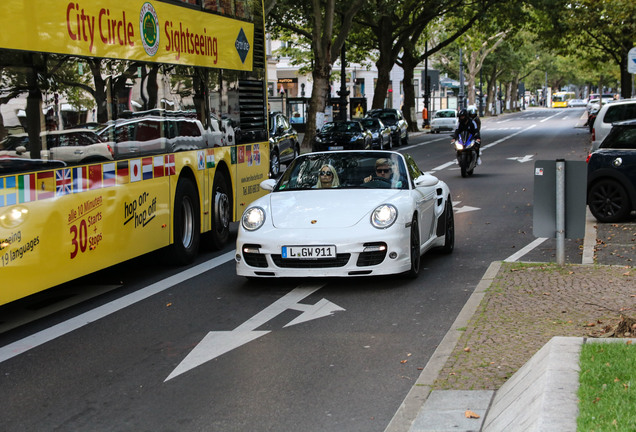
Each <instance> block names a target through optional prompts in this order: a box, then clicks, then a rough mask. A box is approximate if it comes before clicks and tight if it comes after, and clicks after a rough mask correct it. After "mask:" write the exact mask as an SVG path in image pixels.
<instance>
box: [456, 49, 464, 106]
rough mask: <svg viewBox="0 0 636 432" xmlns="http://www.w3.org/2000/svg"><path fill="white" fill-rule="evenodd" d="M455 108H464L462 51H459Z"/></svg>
mask: <svg viewBox="0 0 636 432" xmlns="http://www.w3.org/2000/svg"><path fill="white" fill-rule="evenodd" d="M457 108H458V109H462V108H464V62H463V56H462V49H461V48H460V49H459V95H457Z"/></svg>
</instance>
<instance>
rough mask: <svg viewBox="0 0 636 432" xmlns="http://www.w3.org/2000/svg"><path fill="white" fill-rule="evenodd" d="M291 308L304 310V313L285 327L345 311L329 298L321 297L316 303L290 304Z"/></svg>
mask: <svg viewBox="0 0 636 432" xmlns="http://www.w3.org/2000/svg"><path fill="white" fill-rule="evenodd" d="M289 309H294V310H297V311H302V314H300V316H299V317H297V318H296V319H295V320H293V321H292V322H290V323H289V324H287V325H286V326H285V327H289V326H293V325H296V324H300V323H304V322H306V321H311V320H313V319H316V318H322V317H326V316H329V315H333V313H334V312H341V311H344V309H343V308H341V307H340V306H337V305H335V304H333V303H331V302H330V301H329V300H327V299H321V300H320V301H319V302H318V303H316V304H315V305H304V304H296V305H294V306H290V307H289Z"/></svg>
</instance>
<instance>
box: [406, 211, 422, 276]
mask: <svg viewBox="0 0 636 432" xmlns="http://www.w3.org/2000/svg"><path fill="white" fill-rule="evenodd" d="M409 251H410V254H411V268H410V269H409V270H408V271H407V272H406V276H407V277H409V278H412V279H415V278H416V277H417V276H418V275H419V274H420V259H421V257H420V227H419V224H418V222H417V215H413V221H412V222H411V238H410V247H409Z"/></svg>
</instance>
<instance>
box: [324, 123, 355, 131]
mask: <svg viewBox="0 0 636 432" xmlns="http://www.w3.org/2000/svg"><path fill="white" fill-rule="evenodd" d="M359 131H360V126H359V124H358V122H334V123H327V124H325V125H324V126H323V127H322V131H321V132H323V133H325V132H359Z"/></svg>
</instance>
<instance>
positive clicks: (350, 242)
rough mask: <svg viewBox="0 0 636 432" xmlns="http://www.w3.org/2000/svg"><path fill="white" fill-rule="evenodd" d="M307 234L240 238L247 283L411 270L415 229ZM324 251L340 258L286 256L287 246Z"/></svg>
mask: <svg viewBox="0 0 636 432" xmlns="http://www.w3.org/2000/svg"><path fill="white" fill-rule="evenodd" d="M242 230H243V229H242V228H240V231H242ZM259 231H260V230H259ZM301 231H304V232H303V233H299V232H298V230H277V229H275V228H270V229H267V230H263V232H262V233H259V232H258V231H257V232H250V233H246V234H241V232H239V238H238V239H237V245H236V246H237V247H236V273H237V274H238V275H239V276H247V277H339V276H342V277H344V276H369V275H386V274H398V273H403V272H406V271H407V270H409V269H410V268H411V261H410V227H406V226H405V224H404V223H402V224H401V225H400V226H397V223H396V225H394V226H392V227H391V228H389V229H386V230H378V229H375V228H373V227H369V228H368V229H365V230H359V229H356V230H355V234H352V231H354V230H352V229H350V228H349V229H335V230H334V229H329V230H323V229H311V230H301ZM361 231H362V232H361ZM308 234H309V235H308ZM272 239H274V240H272ZM442 240H443V239H442ZM324 245H335V246H336V254H337V256H336V258H328V259H320V258H314V259H290V258H282V256H281V251H282V247H283V246H324Z"/></svg>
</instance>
